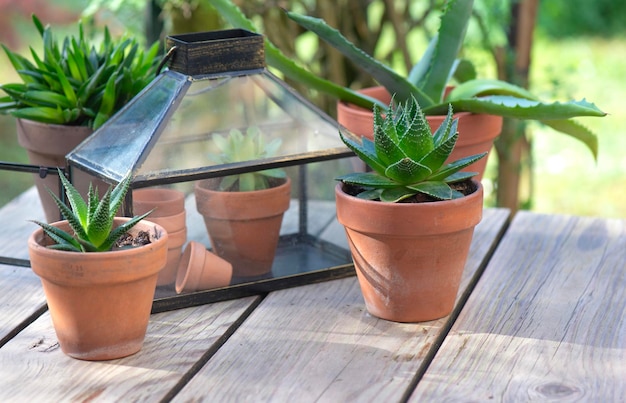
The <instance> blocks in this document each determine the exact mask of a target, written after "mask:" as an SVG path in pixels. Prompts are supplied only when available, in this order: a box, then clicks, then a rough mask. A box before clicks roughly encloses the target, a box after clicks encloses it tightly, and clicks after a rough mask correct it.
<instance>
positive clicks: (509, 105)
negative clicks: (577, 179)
mask: <svg viewBox="0 0 626 403" xmlns="http://www.w3.org/2000/svg"><path fill="white" fill-rule="evenodd" d="M451 104H452V107H453V108H454V110H455V111H457V112H461V111H466V112H472V113H486V114H490V115H499V116H504V117H508V118H516V119H536V120H562V119H569V118H572V117H576V116H596V117H601V116H605V115H606V113H604V112H602V111H601V110H600V109H598V107H597V106H595V105H594V104H592V103H590V102H587V101H585V100H584V99H583V100H581V101H569V102H554V103H544V102H540V101H532V100H529V99H522V98H516V97H513V96H507V95H491V96H486V97H482V98H472V99H463V100H457V101H453V102H451Z"/></svg>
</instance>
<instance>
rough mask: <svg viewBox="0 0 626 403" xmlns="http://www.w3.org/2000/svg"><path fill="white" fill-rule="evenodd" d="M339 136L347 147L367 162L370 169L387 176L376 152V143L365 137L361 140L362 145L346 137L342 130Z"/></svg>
mask: <svg viewBox="0 0 626 403" xmlns="http://www.w3.org/2000/svg"><path fill="white" fill-rule="evenodd" d="M339 136H340V137H341V140H342V141H343V142H344V144H345V145H347V146H348V148H350V149H351V150H352V151H354V153H355V154H356V155H357V156H358V157H359V158H360V159H361V160H363V162H365V163H366V164H367V165H368V166H369V167H370V168H372V169H373V170H374V171H376V172H378V173H379V174H381V175H384V174H385V169H386V167H385V165H384V164H382V163H381V162H380V160H379V159H378V156H377V155H376V150H375V147H374V143H372V141H370V140H369V139H367V138H365V137H363V138H361V143H358V142H357V141H355V140H354V139H352V138H351V137H348V136H347V135H344V133H343V132H342V131H341V130H340V131H339Z"/></svg>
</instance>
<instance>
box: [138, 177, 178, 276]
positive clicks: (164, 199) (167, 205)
mask: <svg viewBox="0 0 626 403" xmlns="http://www.w3.org/2000/svg"><path fill="white" fill-rule="evenodd" d="M150 210H153V211H152V212H151V213H150V215H149V216H148V220H150V221H152V222H154V223H156V224H159V225H160V226H162V227H163V228H165V230H166V231H167V232H168V234H169V242H168V246H167V248H168V249H167V263H166V265H165V267H164V268H163V270H161V272H160V273H159V280H158V282H157V285H158V286H164V285H169V284H173V283H174V281H175V280H176V271H177V270H178V262H179V260H180V255H181V252H182V249H183V245H184V244H185V242H187V222H186V220H187V214H186V212H185V194H184V193H183V192H180V191H178V190H174V189H166V188H142V189H135V190H133V214H134V215H140V214H144V213H146V212H148V211H150Z"/></svg>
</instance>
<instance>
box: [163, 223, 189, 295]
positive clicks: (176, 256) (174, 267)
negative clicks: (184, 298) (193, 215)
mask: <svg viewBox="0 0 626 403" xmlns="http://www.w3.org/2000/svg"><path fill="white" fill-rule="evenodd" d="M168 235H169V241H168V242H167V261H166V263H165V267H164V268H163V270H161V271H160V272H159V279H158V281H157V285H158V286H163V285H169V284H173V283H174V281H176V272H177V271H178V262H180V256H181V254H182V251H183V245H184V244H185V242H187V228H186V227H185V228H183V229H182V230H178V231H175V232H168Z"/></svg>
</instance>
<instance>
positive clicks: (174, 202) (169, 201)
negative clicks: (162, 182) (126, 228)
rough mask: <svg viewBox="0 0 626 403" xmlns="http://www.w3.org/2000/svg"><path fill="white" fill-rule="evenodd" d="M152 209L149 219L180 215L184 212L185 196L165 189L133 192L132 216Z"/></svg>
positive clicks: (147, 189) (145, 189)
mask: <svg viewBox="0 0 626 403" xmlns="http://www.w3.org/2000/svg"><path fill="white" fill-rule="evenodd" d="M152 209H154V211H153V212H152V213H150V219H153V218H155V217H170V216H173V215H176V214H180V213H181V212H183V211H185V194H184V193H183V192H180V191H178V190H174V189H166V188H142V189H135V190H133V214H134V215H141V214H144V213H145V212H147V211H150V210H152ZM176 229H180V228H176Z"/></svg>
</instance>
